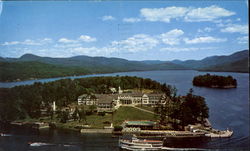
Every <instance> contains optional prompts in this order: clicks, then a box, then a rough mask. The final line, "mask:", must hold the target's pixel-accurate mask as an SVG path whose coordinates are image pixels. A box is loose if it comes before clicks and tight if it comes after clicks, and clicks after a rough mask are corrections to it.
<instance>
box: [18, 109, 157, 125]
mask: <svg viewBox="0 0 250 151" xmlns="http://www.w3.org/2000/svg"><path fill="white" fill-rule="evenodd" d="M124 120H156V118H155V116H154V115H153V114H151V113H147V112H143V111H141V110H138V109H135V108H133V107H128V106H121V107H120V108H119V109H118V110H117V111H116V112H115V113H114V123H113V124H114V125H121V124H122V122H123V121H124ZM19 121H26V122H27V121H30V122H36V121H39V119H25V120H19ZM43 121H45V122H51V120H50V119H49V118H43ZM53 121H54V122H57V126H58V127H60V128H66V129H74V127H75V126H77V125H83V124H85V122H84V121H81V122H80V123H79V122H78V121H70V122H67V123H65V124H63V123H59V120H58V119H54V120H53ZM106 121H108V122H112V115H111V114H106V115H105V116H100V115H90V116H87V123H88V124H89V125H91V128H103V127H104V126H107V124H106V125H105V124H104V122H106Z"/></svg>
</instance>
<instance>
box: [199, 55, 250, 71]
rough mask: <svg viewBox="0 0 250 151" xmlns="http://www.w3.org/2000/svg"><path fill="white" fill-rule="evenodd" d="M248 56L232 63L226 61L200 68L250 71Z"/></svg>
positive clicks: (205, 69)
mask: <svg viewBox="0 0 250 151" xmlns="http://www.w3.org/2000/svg"><path fill="white" fill-rule="evenodd" d="M248 61H249V60H248V58H245V59H241V60H238V61H234V62H231V63H224V64H221V65H215V66H210V67H207V68H203V69H200V70H202V71H216V72H223V71H224V72H249V62H248Z"/></svg>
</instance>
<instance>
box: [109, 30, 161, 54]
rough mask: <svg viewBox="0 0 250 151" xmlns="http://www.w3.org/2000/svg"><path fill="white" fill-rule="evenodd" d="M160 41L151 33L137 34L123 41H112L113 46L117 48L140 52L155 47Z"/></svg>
mask: <svg viewBox="0 0 250 151" xmlns="http://www.w3.org/2000/svg"><path fill="white" fill-rule="evenodd" d="M158 43H159V41H158V40H157V39H155V38H153V37H151V36H149V35H145V34H137V35H134V36H132V37H129V38H127V39H125V40H121V41H113V42H111V48H112V49H115V50H121V51H127V52H138V51H147V50H149V49H152V48H154V47H155V46H156V45H157V44H158Z"/></svg>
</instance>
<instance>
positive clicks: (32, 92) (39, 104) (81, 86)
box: [0, 76, 169, 122]
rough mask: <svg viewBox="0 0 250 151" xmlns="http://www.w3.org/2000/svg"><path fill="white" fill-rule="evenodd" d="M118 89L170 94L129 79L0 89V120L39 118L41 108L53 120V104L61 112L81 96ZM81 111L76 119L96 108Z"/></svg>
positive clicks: (151, 83) (144, 81) (149, 82)
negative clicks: (45, 110) (152, 90)
mask: <svg viewBox="0 0 250 151" xmlns="http://www.w3.org/2000/svg"><path fill="white" fill-rule="evenodd" d="M119 86H121V88H122V89H131V88H138V89H140V88H142V89H144V88H145V89H154V90H156V91H160V90H165V91H166V92H169V90H168V88H169V86H167V85H166V84H165V85H162V84H160V83H158V82H156V81H153V80H150V79H143V78H138V77H128V76H124V77H119V76H116V77H91V78H82V79H74V80H71V79H63V80H58V81H53V82H48V83H34V84H33V85H24V86H16V87H13V88H0V120H16V119H23V118H29V117H30V118H38V117H40V116H41V110H40V109H41V108H45V109H47V114H48V115H51V118H53V116H54V115H53V111H52V108H51V106H52V104H53V101H55V102H56V105H57V108H59V109H60V108H63V107H67V106H68V105H69V104H71V103H74V102H75V103H76V102H77V98H78V96H80V95H81V94H84V93H88V94H90V93H99V94H104V93H111V92H110V90H109V88H110V87H115V88H118V87H119ZM78 110H79V111H77V113H75V115H74V117H75V119H77V116H79V117H78V118H79V120H86V114H92V113H93V112H94V111H95V110H96V106H90V108H89V109H88V110H85V109H84V108H78ZM87 112H88V113H87ZM60 114H61V115H60V116H61V117H60V119H62V120H61V121H62V122H66V121H67V118H64V117H65V116H64V113H60Z"/></svg>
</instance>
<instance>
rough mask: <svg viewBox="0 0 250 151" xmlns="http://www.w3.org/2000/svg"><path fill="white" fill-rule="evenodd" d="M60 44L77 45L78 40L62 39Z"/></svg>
mask: <svg viewBox="0 0 250 151" xmlns="http://www.w3.org/2000/svg"><path fill="white" fill-rule="evenodd" d="M58 42H60V43H77V40H72V39H67V38H60V39H59V40H58Z"/></svg>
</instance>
